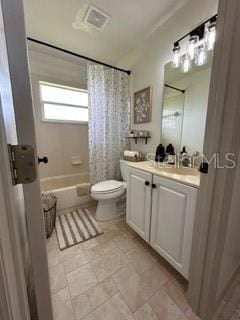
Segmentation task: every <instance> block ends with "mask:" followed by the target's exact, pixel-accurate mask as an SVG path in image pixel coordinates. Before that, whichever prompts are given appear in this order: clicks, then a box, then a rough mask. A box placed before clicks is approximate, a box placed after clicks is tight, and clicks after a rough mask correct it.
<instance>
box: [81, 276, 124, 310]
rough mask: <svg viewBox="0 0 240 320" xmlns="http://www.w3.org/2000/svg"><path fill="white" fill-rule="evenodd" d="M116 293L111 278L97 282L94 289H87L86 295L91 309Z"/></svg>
mask: <svg viewBox="0 0 240 320" xmlns="http://www.w3.org/2000/svg"><path fill="white" fill-rule="evenodd" d="M117 291H118V289H117V287H116V285H115V283H114V281H113V280H112V278H111V277H109V278H107V279H105V280H103V281H102V282H99V283H98V284H97V285H96V286H95V287H93V288H91V289H89V290H88V291H87V292H86V294H87V296H88V298H89V301H90V303H91V306H92V308H93V309H95V308H97V307H98V306H99V305H100V304H102V303H104V302H105V301H106V300H107V299H109V298H110V297H111V296H113V295H114V294H116V293H117Z"/></svg>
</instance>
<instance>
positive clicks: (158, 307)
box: [148, 289, 187, 320]
mask: <svg viewBox="0 0 240 320" xmlns="http://www.w3.org/2000/svg"><path fill="white" fill-rule="evenodd" d="M148 303H149V305H150V306H151V307H152V309H153V311H154V312H155V314H156V315H157V316H158V318H159V319H164V320H187V318H186V316H185V315H184V314H183V312H182V311H181V310H180V309H179V308H178V306H177V305H176V304H175V303H174V302H173V300H172V299H171V298H170V297H169V296H168V295H167V294H166V293H165V292H164V291H163V290H162V289H160V290H159V291H157V292H156V293H155V294H154V296H153V297H151V298H150V299H149V301H148Z"/></svg>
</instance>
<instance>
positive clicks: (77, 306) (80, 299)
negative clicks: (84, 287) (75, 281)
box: [66, 293, 92, 320]
mask: <svg viewBox="0 0 240 320" xmlns="http://www.w3.org/2000/svg"><path fill="white" fill-rule="evenodd" d="M72 305H73V309H74V313H75V318H76V320H80V319H82V318H83V317H85V316H86V315H87V314H89V313H90V312H91V311H92V306H91V304H90V301H89V299H88V296H87V295H86V294H85V293H83V294H80V295H79V296H77V297H76V298H74V299H73V300H72ZM66 320H67V319H66Z"/></svg>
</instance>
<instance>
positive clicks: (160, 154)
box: [155, 144, 165, 162]
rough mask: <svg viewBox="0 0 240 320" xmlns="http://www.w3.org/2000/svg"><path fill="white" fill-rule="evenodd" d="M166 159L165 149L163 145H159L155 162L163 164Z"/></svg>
mask: <svg viewBox="0 0 240 320" xmlns="http://www.w3.org/2000/svg"><path fill="white" fill-rule="evenodd" d="M164 158H165V148H164V146H163V145H162V144H159V146H158V147H157V149H156V156H155V161H156V162H163V160H164Z"/></svg>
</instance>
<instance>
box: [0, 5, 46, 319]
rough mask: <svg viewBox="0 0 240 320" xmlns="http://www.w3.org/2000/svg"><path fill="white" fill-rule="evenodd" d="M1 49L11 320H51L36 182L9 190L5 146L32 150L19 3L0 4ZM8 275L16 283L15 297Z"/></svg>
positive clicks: (0, 186)
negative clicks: (14, 307) (17, 146)
mask: <svg viewBox="0 0 240 320" xmlns="http://www.w3.org/2000/svg"><path fill="white" fill-rule="evenodd" d="M0 48H1V50H0V200H1V209H0V210H1V215H0V222H1V225H0V231H1V233H2V232H3V235H5V236H3V237H1V238H0V240H1V247H0V249H1V252H0V253H1V254H2V258H3V261H4V263H5V264H6V262H9V261H12V262H13V264H9V265H8V267H7V268H6V266H5V267H4V274H5V278H6V283H5V285H6V288H7V289H8V294H9V297H10V300H11V302H12V303H13V302H14V301H15V302H16V305H17V302H19V306H20V307H19V310H18V311H16V310H15V309H14V310H13V305H11V307H12V312H13V315H12V316H13V319H17V320H22V319H24V320H27V319H30V317H31V319H34V320H35V319H41V320H43V319H44V320H45V319H47V320H51V319H52V310H51V298H50V289H49V279H48V267H47V256H46V245H45V236H44V225H43V215H42V210H41V201H40V186H39V179H38V178H36V180H35V181H34V182H33V183H30V184H24V185H22V184H19V185H16V186H13V185H12V180H11V173H10V165H9V157H8V147H7V145H8V144H12V145H15V144H25V145H30V146H32V147H33V148H34V150H35V151H36V139H35V130H34V116H33V108H32V99H31V87H30V80H29V73H28V61H27V49H26V35H25V26H24V15H23V5H22V1H21V0H17V1H16V0H0ZM35 165H36V167H37V158H36V155H35ZM4 205H5V206H4ZM4 233H5V234H4ZM7 248H8V249H9V250H7ZM10 253H13V254H12V257H10V255H9V254H10ZM11 258H12V260H11ZM11 268H12V269H11ZM10 275H12V278H13V277H15V278H16V279H17V280H16V283H15V289H16V290H15V295H16V296H14V290H13V288H14V284H13V283H11V277H10ZM11 285H12V286H11ZM11 294H12V296H11ZM10 304H11V303H10ZM28 304H29V308H28ZM16 309H17V308H16ZM15 311H16V313H15ZM29 314H30V315H29ZM16 315H18V316H16Z"/></svg>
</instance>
